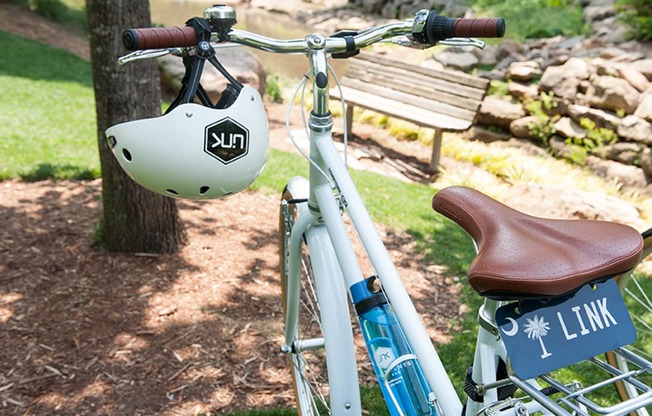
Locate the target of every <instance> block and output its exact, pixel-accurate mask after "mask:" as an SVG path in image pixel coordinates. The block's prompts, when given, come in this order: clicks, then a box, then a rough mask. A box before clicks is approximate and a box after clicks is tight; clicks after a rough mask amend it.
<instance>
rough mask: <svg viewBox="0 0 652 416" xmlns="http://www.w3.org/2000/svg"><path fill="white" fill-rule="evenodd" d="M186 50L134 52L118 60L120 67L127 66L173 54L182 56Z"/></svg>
mask: <svg viewBox="0 0 652 416" xmlns="http://www.w3.org/2000/svg"><path fill="white" fill-rule="evenodd" d="M187 49H188V48H166V49H148V50H144V51H135V52H131V53H129V54H127V55H124V56H121V57H120V58H118V62H119V63H120V65H127V64H128V63H130V62H134V61H140V60H143V59H152V58H159V57H161V56H165V55H169V54H173V55H177V56H183V55H184V54H185V53H186V50H187Z"/></svg>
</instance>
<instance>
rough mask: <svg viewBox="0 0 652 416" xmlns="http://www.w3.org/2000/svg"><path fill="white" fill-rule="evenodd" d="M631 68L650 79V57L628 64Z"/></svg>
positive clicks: (651, 59)
mask: <svg viewBox="0 0 652 416" xmlns="http://www.w3.org/2000/svg"><path fill="white" fill-rule="evenodd" d="M630 66H631V68H632V69H634V70H636V71H638V72H640V73H641V74H643V75H645V77H646V78H647V79H648V80H649V81H652V58H648V59H640V60H638V61H634V62H632V63H631V64H630Z"/></svg>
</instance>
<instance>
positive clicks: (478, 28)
mask: <svg viewBox="0 0 652 416" xmlns="http://www.w3.org/2000/svg"><path fill="white" fill-rule="evenodd" d="M453 25H454V29H453V31H454V36H455V37H460V38H502V37H503V36H504V35H505V19H503V18H502V17H499V18H472V19H464V18H462V19H455V21H454V23H453Z"/></svg>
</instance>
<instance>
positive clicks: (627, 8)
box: [616, 0, 652, 42]
mask: <svg viewBox="0 0 652 416" xmlns="http://www.w3.org/2000/svg"><path fill="white" fill-rule="evenodd" d="M616 7H617V9H618V12H619V13H620V18H621V20H623V21H624V22H626V23H627V25H628V26H629V28H630V36H631V37H632V38H634V39H637V40H641V41H644V42H649V41H652V7H650V0H618V1H617V3H616Z"/></svg>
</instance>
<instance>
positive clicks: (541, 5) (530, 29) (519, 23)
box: [473, 0, 647, 40]
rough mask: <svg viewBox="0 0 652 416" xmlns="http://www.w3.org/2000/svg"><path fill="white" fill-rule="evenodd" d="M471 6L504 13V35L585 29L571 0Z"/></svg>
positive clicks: (487, 1)
mask: <svg viewBox="0 0 652 416" xmlns="http://www.w3.org/2000/svg"><path fill="white" fill-rule="evenodd" d="M641 1H647V0H641ZM473 8H474V9H475V10H476V11H477V12H478V13H479V14H481V15H487V16H502V17H504V18H505V21H506V22H507V36H508V37H512V38H515V39H521V40H522V39H529V38H545V37H552V36H556V35H564V36H574V35H580V34H584V33H585V32H586V27H585V24H584V18H583V11H582V7H581V6H580V5H579V2H577V1H575V0H516V1H508V2H506V1H504V0H476V1H475V2H474V4H473Z"/></svg>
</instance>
